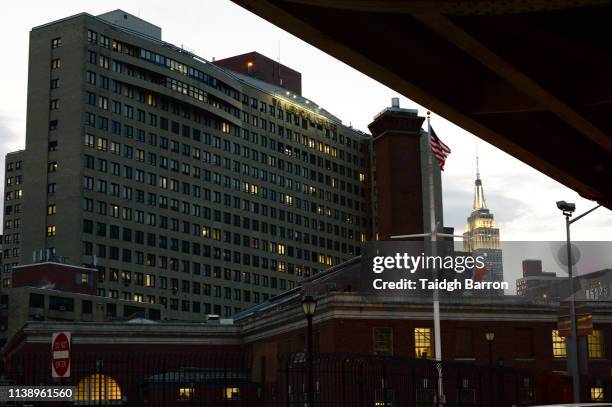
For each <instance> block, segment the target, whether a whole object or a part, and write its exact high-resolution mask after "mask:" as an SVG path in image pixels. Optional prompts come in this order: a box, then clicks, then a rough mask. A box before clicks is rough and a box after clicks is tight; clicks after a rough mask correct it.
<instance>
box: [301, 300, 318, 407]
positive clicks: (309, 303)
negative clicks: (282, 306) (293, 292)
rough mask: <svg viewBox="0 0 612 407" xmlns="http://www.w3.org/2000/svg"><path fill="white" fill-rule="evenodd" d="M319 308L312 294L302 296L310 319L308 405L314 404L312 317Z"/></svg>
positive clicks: (307, 316) (311, 406)
mask: <svg viewBox="0 0 612 407" xmlns="http://www.w3.org/2000/svg"><path fill="white" fill-rule="evenodd" d="M316 310H317V300H316V299H315V298H314V297H313V296H312V295H306V296H305V297H304V298H302V311H304V315H305V316H306V320H307V321H308V351H307V354H308V355H307V361H308V407H313V406H314V368H313V365H314V363H313V362H314V361H313V350H312V342H313V341H312V339H313V338H312V317H313V316H314V314H315V311H316Z"/></svg>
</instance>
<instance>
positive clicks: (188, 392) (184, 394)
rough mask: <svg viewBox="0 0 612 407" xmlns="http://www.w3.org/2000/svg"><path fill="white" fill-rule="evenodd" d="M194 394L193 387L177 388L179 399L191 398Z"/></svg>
mask: <svg viewBox="0 0 612 407" xmlns="http://www.w3.org/2000/svg"><path fill="white" fill-rule="evenodd" d="M194 395H195V389H194V388H193V387H181V388H179V400H192V399H193V396H194Z"/></svg>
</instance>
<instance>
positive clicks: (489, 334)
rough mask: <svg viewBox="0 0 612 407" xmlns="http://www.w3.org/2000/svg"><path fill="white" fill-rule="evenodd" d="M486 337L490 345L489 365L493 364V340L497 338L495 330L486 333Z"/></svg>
mask: <svg viewBox="0 0 612 407" xmlns="http://www.w3.org/2000/svg"><path fill="white" fill-rule="evenodd" d="M485 339H486V340H487V344H488V345H489V367H490V366H493V341H494V340H495V332H487V333H485Z"/></svg>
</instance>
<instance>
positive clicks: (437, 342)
mask: <svg viewBox="0 0 612 407" xmlns="http://www.w3.org/2000/svg"><path fill="white" fill-rule="evenodd" d="M427 130H428V133H427V137H428V139H427V144H428V146H429V144H430V143H431V140H430V137H431V123H430V121H429V112H427ZM427 151H428V160H429V223H430V233H431V255H432V256H433V257H435V256H436V240H437V239H436V238H437V236H436V234H437V233H438V225H437V223H436V197H435V195H434V194H435V188H434V161H433V151H431V147H430V148H428V149H427ZM432 276H433V279H434V281H436V280H437V278H438V270H437V268H436V267H435V262H434V268H433V270H432ZM433 323H434V350H435V355H436V360H437V361H439V362H441V361H442V338H441V329H440V300H439V297H438V289H437V288H436V289H435V290H434V292H433ZM443 394H444V389H443V383H442V370H441V369H440V370H438V403H440V402H441V401H442V398H443Z"/></svg>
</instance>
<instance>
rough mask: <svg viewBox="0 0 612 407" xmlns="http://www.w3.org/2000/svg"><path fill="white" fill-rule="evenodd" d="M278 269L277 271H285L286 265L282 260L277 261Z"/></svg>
mask: <svg viewBox="0 0 612 407" xmlns="http://www.w3.org/2000/svg"><path fill="white" fill-rule="evenodd" d="M278 271H279V273H284V272H285V271H287V265H286V263H285V262H284V261H279V262H278Z"/></svg>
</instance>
